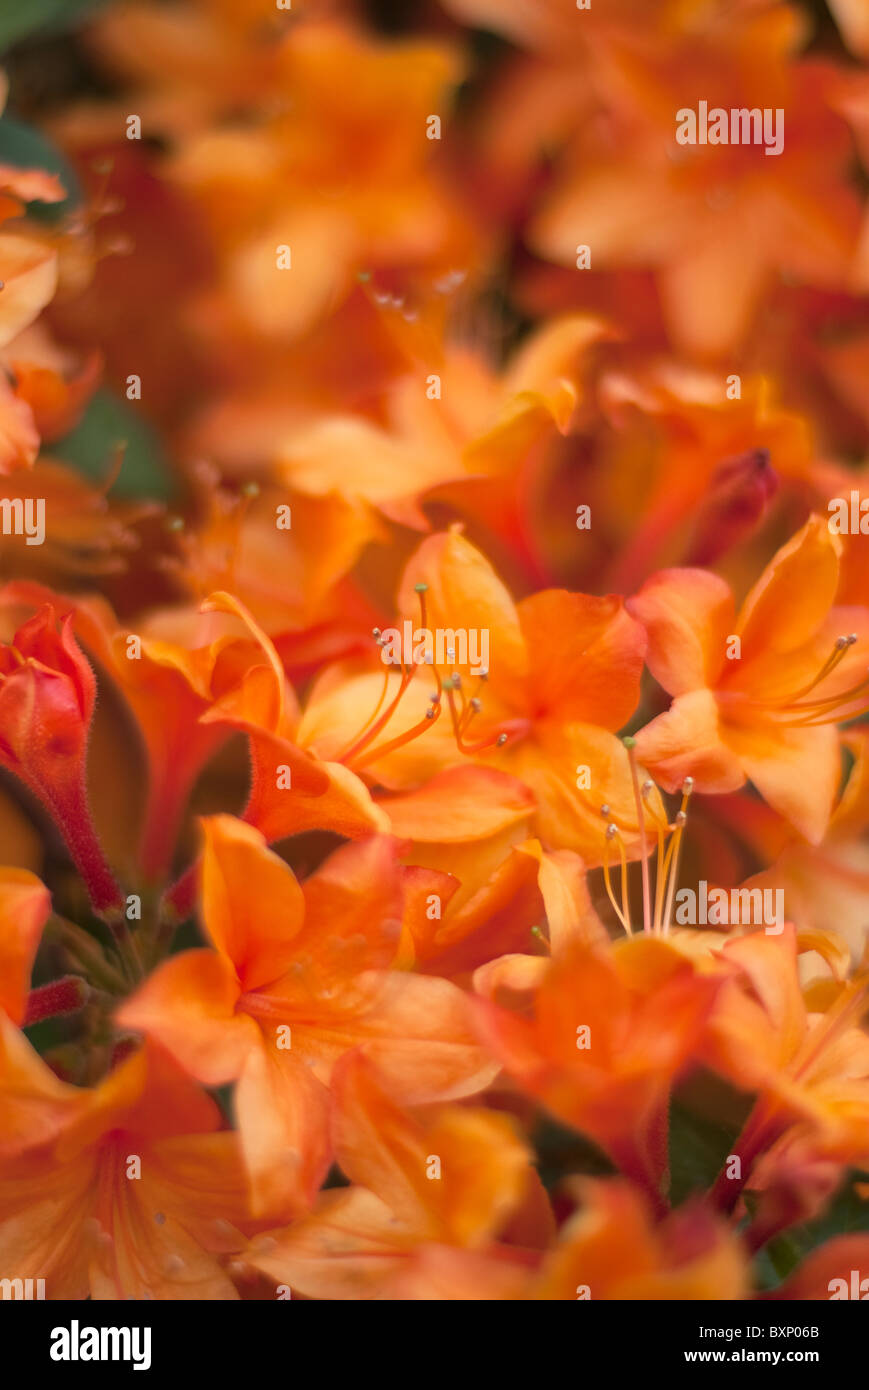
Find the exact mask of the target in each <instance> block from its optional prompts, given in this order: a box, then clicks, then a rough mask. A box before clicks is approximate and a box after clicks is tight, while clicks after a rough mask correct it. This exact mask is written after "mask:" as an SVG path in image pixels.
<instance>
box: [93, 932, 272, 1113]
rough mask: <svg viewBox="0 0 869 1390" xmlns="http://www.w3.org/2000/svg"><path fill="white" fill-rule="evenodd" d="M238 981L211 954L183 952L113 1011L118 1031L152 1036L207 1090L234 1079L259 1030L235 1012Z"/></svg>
mask: <svg viewBox="0 0 869 1390" xmlns="http://www.w3.org/2000/svg"><path fill="white" fill-rule="evenodd" d="M239 995H240V989H239V983H238V979H237V977H236V974H235V971H234V970H233V968H232V965H231V964H230V962H229V961H228V960H227V959H226V958H225V957H223V956H219V955H217V953H216V952H214V951H204V950H203V951H184V952H183V953H182V954H181V955H178V956H171V957H170V958H169V960H167V961H164V962H163V964H162V965H160V966H158V967H157V969H156V970H155V971H154V972H153V974H151V975H149V977H148V979H147V980H146V981H145V982H144V984H142V985H141V986H140V988H139V989H138V990H137V991H136V993H135V994H133V995H132V996H131V997H130V998H129V999H127V1000H126V1001H125V1002H124V1003H123V1004H122V1005H121V1007H120V1009H119V1010H118V1011H117V1014H116V1019H117V1021H118V1023H119V1024H120V1025H121V1027H122V1028H131V1029H133V1030H134V1031H135V1032H138V1033H145V1034H146V1035H147V1036H148V1037H152V1038H154V1040H155V1041H156V1042H158V1043H159V1044H160V1045H161V1046H162V1047H165V1048H166V1050H167V1052H169V1053H171V1055H172V1056H173V1057H174V1058H175V1059H176V1060H177V1062H178V1063H179V1064H180V1065H181V1066H182V1067H183V1068H184V1069H185V1071H188V1072H189V1073H190V1075H191V1076H195V1077H196V1078H197V1079H198V1080H200V1081H202V1082H204V1083H205V1084H206V1085H207V1086H221V1085H223V1084H224V1083H225V1082H227V1081H230V1080H232V1079H233V1078H235V1077H237V1076H238V1074H239V1072H240V1071H241V1069H242V1067H243V1066H244V1063H245V1060H246V1058H247V1056H248V1054H249V1052H250V1050H251V1048H252V1047H254V1046H255V1045H256V1042H257V1038H258V1029H257V1027H256V1024H255V1023H254V1022H253V1020H252V1019H251V1018H249V1017H248V1016H247V1015H246V1014H243V1013H237V1012H236V1004H237V1002H238V999H239Z"/></svg>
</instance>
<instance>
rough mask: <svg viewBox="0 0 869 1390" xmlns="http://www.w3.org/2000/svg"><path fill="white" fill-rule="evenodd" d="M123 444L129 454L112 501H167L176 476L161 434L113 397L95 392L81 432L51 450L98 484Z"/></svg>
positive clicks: (79, 430)
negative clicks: (145, 498) (161, 441)
mask: <svg viewBox="0 0 869 1390" xmlns="http://www.w3.org/2000/svg"><path fill="white" fill-rule="evenodd" d="M121 440H126V444H127V450H126V453H125V455H124V463H123V467H122V469H121V475H120V477H119V478H118V481H117V482H116V483H115V485H114V487H113V488H112V491H111V495H112V496H114V497H147V498H151V499H153V500H154V501H158V502H165V501H168V500H169V498H171V496H172V494H173V491H174V487H173V479H172V470H171V468H170V466H169V461H168V459H167V457H166V454H165V452H164V450H163V446H162V444H161V443H160V438H159V436H158V434H157V432H156V431H155V430H154V429H153V428H152V427H151V425H149V424H148V422H147V421H146V420H144V419H143V417H142V416H141V415H140V414H139V413H138V412H137V411H136V410H135V409H133V407H131V406H129V405H127V403H126V402H125V401H123V400H119V399H118V397H117V396H115V395H113V394H112V392H111V391H106V390H102V391H97V393H96V395H95V396H94V397H93V399H92V400H91V402H90V405H89V406H88V408H87V410H86V411H85V414H84V418H83V419H82V420H81V422H80V424H79V425H78V426H77V428H76V429H74V430H73V431H72V433H71V434H68V435H67V436H66V438H65V439H62V440H61V441H60V442H59V443H57V444H54V445H52V449H51V452H52V454H55V455H56V456H57V457H58V458H59V459H62V460H63V461H64V462H66V463H69V464H72V466H73V467H74V468H77V469H78V470H79V472H80V473H83V474H84V475H85V477H88V478H93V479H95V480H100V479H102V478H104V477H105V475H106V471H107V469H108V467H109V465H110V462H111V460H112V458H113V456H114V452H115V449H116V448H117V445H118V443H119V442H120V441H121Z"/></svg>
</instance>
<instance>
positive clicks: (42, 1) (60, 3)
mask: <svg viewBox="0 0 869 1390" xmlns="http://www.w3.org/2000/svg"><path fill="white" fill-rule="evenodd" d="M104 3H105V0H3V4H2V7H0V52H2V50H3V49H6V48H9V47H10V45H11V44H13V43H18V42H19V40H20V39H24V38H28V37H29V36H30V35H31V34H34V33H37V32H38V31H39V30H40V29H45V28H47V27H49V26H52V27H57V28H64V29H66V28H69V26H70V25H71V24H76V23H77V22H78V21H79V20H80V19H82V18H83V17H84V15H86V14H87V12H88V10H94V9H96V8H97V6H98V5H101V4H104Z"/></svg>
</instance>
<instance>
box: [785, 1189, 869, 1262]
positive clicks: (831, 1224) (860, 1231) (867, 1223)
mask: <svg viewBox="0 0 869 1390" xmlns="http://www.w3.org/2000/svg"><path fill="white" fill-rule="evenodd" d="M866 1181H869V1175H867V1174H866V1173H861V1172H856V1171H855V1172H852V1173H850V1174H849V1176H848V1178H847V1180H846V1181H845V1182H844V1183H843V1184H842V1186H841V1187H840V1189H839V1191H838V1192H837V1194H836V1196H835V1197H834V1199H833V1201H832V1202H831V1203H830V1205H829V1206H828V1207H827V1210H826V1211H825V1212H824V1213H823V1215H822V1216H819V1217H818V1218H817V1220H816V1221H809V1222H807V1223H806V1224H805V1225H804V1226H794V1227H793V1228H792V1229H791V1230H789V1231H786V1232H785V1233H784V1235H781V1236H777V1237H776V1239H775V1240H771V1241H770V1242H769V1244H768V1245H767V1246H766V1252H767V1258H768V1260H769V1263H770V1265H771V1266H772V1268H773V1269H774V1270H775V1273H776V1275H777V1276H778V1278H777V1280H776V1281H775V1282H779V1281H781V1280H784V1279H787V1278H788V1276H789V1275H790V1274H792V1273H793V1271H794V1270H795V1269H796V1268H797V1266H798V1265H800V1264H801V1263H802V1262H803V1260H804V1259H805V1258H806V1256H807V1255H808V1254H809V1253H810V1252H811V1251H812V1250H815V1249H817V1247H818V1246H819V1245H825V1244H826V1242H827V1241H828V1240H832V1239H833V1238H834V1236H853V1235H864V1234H866V1233H869V1202H867V1201H865V1200H864V1198H862V1197H861V1196H860V1194H859V1193H858V1192H857V1191H856V1190H855V1188H854V1184H855V1182H864V1183H865V1182H866Z"/></svg>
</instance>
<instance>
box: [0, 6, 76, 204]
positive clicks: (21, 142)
mask: <svg viewBox="0 0 869 1390" xmlns="http://www.w3.org/2000/svg"><path fill="white" fill-rule="evenodd" d="M0 22H2V21H0ZM0 164H12V165H14V166H15V168H16V169H47V170H48V172H49V173H50V174H57V176H58V178H59V179H60V181H61V183H62V184H63V186H64V188H65V189H66V192H67V197H66V198H65V199H64V201H63V202H62V203H31V204H30V205H29V207H28V212H29V213H30V215H31V216H36V217H41V218H46V219H53V218H56V217H62V216H63V215H64V213H67V212H69V211H70V209H71V208H73V207H75V205H76V204H77V203H79V202H81V184H80V183H79V181H78V176H77V175H76V172H75V170H74V169H73V167H72V165H71V164H70V163H69V161H68V160H67V159H66V158H65V157H64V156H63V155H62V154H61V152H60V150H58V149H56V148H55V146H54V145H52V143H51V141H50V140H47V139H46V138H45V136H44V135H42V134H41V133H40V132H39V131H38V130H32V129H31V127H30V126H26V125H22V124H21V122H20V121H14V120H13V119H12V117H11V116H4V117H3V118H2V119H0Z"/></svg>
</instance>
